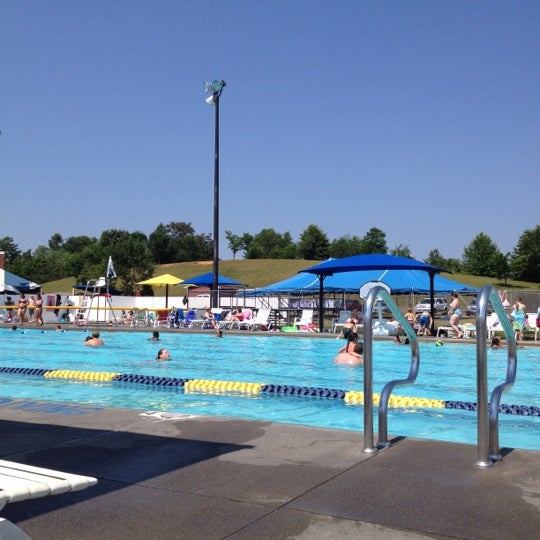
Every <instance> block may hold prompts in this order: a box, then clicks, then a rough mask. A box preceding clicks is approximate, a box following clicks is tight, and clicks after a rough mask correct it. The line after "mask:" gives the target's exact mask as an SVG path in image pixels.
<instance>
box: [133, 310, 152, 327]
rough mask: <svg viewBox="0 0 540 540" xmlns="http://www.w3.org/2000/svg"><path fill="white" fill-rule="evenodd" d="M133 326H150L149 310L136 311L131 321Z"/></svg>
mask: <svg viewBox="0 0 540 540" xmlns="http://www.w3.org/2000/svg"><path fill="white" fill-rule="evenodd" d="M131 326H134V327H135V328H138V327H139V326H149V322H148V310H146V309H136V310H135V315H134V317H133V319H132V320H131Z"/></svg>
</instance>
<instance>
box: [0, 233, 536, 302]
mask: <svg viewBox="0 0 540 540" xmlns="http://www.w3.org/2000/svg"><path fill="white" fill-rule="evenodd" d="M225 235H226V238H227V241H228V243H229V248H230V250H231V251H232V253H233V257H234V258H236V257H237V255H241V256H242V257H244V258H246V259H308V260H324V259H327V258H328V257H348V256H351V255H358V254H370V253H384V254H390V255H398V256H401V257H411V258H412V257H413V255H412V253H411V250H410V249H409V246H408V245H403V244H400V245H397V246H395V247H394V248H393V249H389V248H388V245H387V242H386V234H385V233H384V231H382V230H381V229H378V228H376V227H372V228H371V229H369V230H368V231H367V232H366V233H365V234H364V236H362V237H360V236H356V235H350V234H348V235H345V236H342V237H340V238H336V239H333V240H329V239H328V236H327V234H326V233H325V232H324V231H323V230H322V229H321V228H320V227H318V226H317V225H313V224H311V225H308V227H307V228H306V229H305V230H304V231H303V232H302V233H301V234H300V237H299V240H298V242H294V240H293V238H292V236H291V234H290V233H289V232H285V233H279V232H277V231H275V230H274V229H271V228H270V229H262V230H261V231H260V232H259V233H257V234H255V235H252V234H250V233H244V234H242V235H237V234H234V233H232V232H231V231H225ZM0 250H2V251H4V252H5V267H6V270H9V271H10V272H13V273H15V274H18V275H20V276H24V277H25V278H27V279H30V280H32V281H35V282H37V283H44V282H48V281H53V280H57V279H62V278H66V277H75V279H77V281H79V282H81V283H86V281H88V280H90V279H95V278H96V277H98V276H101V275H103V274H104V272H105V268H106V267H107V260H108V258H109V256H111V257H112V258H113V261H114V266H115V270H116V274H117V276H118V280H119V282H120V284H121V288H122V290H123V291H124V293H125V294H128V295H132V294H134V293H135V291H136V290H138V286H137V285H136V283H137V282H138V281H143V280H145V279H147V278H149V277H151V276H152V274H153V269H154V266H155V265H156V264H168V263H177V262H190V261H207V260H210V259H212V257H213V241H212V237H211V235H209V234H198V233H196V231H195V230H194V228H193V226H192V225H191V223H186V222H171V223H169V224H167V225H164V224H163V223H160V224H159V225H158V226H157V227H156V229H155V230H154V231H153V232H152V233H151V234H150V235H148V236H147V235H145V234H144V233H142V232H139V231H136V232H129V231H124V230H118V229H109V230H106V231H104V232H103V233H102V234H101V236H100V238H99V239H98V238H94V237H89V236H73V237H70V238H67V239H64V238H63V237H62V236H61V235H60V234H58V233H57V234H54V235H53V236H52V237H51V238H50V240H49V242H48V245H47V246H38V247H37V248H36V249H35V250H34V251H31V250H28V251H24V252H22V251H21V250H20V249H19V248H18V246H17V244H16V243H15V242H14V239H13V238H11V237H4V238H2V239H0ZM424 262H426V263H428V264H432V265H434V266H438V267H439V268H442V269H444V270H448V271H451V272H458V273H465V274H471V275H476V276H488V277H495V278H497V279H504V280H506V279H514V280H521V281H530V282H534V283H539V282H540V225H537V226H536V227H535V228H534V229H531V230H525V231H524V232H523V233H522V234H521V236H520V237H519V240H518V243H517V245H516V246H515V247H514V249H513V250H512V252H510V253H502V252H501V251H500V249H499V248H498V247H497V245H496V244H495V242H494V241H493V240H492V239H491V238H490V237H489V236H488V235H487V234H485V233H483V232H481V233H479V234H477V235H476V236H475V237H474V238H473V240H472V241H471V242H470V244H468V245H467V246H466V247H465V248H464V250H463V254H462V257H461V259H453V258H448V259H447V258H445V257H444V256H443V255H442V254H441V252H440V251H439V249H433V250H431V251H430V252H429V255H428V257H427V258H426V259H425V260H424ZM142 293H143V294H144V293H145V291H144V289H143V291H142Z"/></svg>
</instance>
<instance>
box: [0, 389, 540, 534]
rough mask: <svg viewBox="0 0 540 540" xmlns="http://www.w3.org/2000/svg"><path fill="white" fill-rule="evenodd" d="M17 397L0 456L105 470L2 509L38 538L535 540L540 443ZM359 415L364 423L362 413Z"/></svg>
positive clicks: (2, 413) (9, 406)
mask: <svg viewBox="0 0 540 540" xmlns="http://www.w3.org/2000/svg"><path fill="white" fill-rule="evenodd" d="M53 405H54V404H51V403H46V402H39V401H28V400H18V399H13V400H9V401H6V402H5V403H2V404H1V405H0V419H1V420H0V429H1V432H2V437H1V439H0V457H2V458H3V459H9V460H12V461H18V462H23V463H27V464H32V465H37V466H41V467H48V468H53V469H59V470H61V471H65V472H72V473H78V474H84V475H89V476H95V477H97V478H98V484H97V485H96V486H94V487H90V488H88V489H85V490H83V491H80V492H75V493H67V494H64V495H56V496H52V497H45V498H40V499H33V500H27V501H21V502H16V503H10V504H8V505H7V506H5V507H4V508H3V509H2V511H1V512H0V516H1V517H4V518H6V519H9V520H10V521H12V522H13V523H15V524H16V525H17V526H18V527H20V528H21V529H22V530H23V531H24V532H25V533H26V534H28V535H29V536H30V537H31V538H33V539H34V540H49V539H50V540H53V539H54V540H62V539H70V540H72V539H73V540H75V539H76V540H86V539H92V540H93V539H95V540H98V539H99V540H101V539H102V538H106V539H107V540H120V539H126V538H129V539H132V540H138V539H145V540H147V539H175V538H189V539H194V540H198V539H205V540H206V539H210V540H212V539H225V538H227V539H233V540H248V539H250V540H251V539H253V538H257V539H279V538H299V539H328V540H330V539H332V540H334V539H339V538H368V539H374V540H389V539H397V540H406V539H420V538H423V539H427V538H438V539H442V538H447V539H449V538H453V539H471V540H472V539H474V540H483V539H486V540H488V539H489V540H494V539H510V538H512V539H525V538H527V539H529V538H533V537H535V536H536V535H537V534H538V531H539V530H540V452H533V451H524V450H513V449H505V450H504V459H503V461H501V462H499V463H496V464H495V465H494V466H493V467H491V468H488V469H481V468H479V467H476V466H475V461H476V446H474V445H464V444H453V443H445V442H437V441H427V440H420V439H412V438H401V439H397V440H396V442H395V444H394V445H393V446H392V447H390V448H388V449H386V450H384V451H381V452H378V453H376V454H363V453H362V447H363V434H362V433H360V432H351V431H339V430H331V429H321V428H311V427H304V426H292V425H285V424H277V423H272V422H260V421H244V420H234V419H227V418H218V417H202V416H189V415H182V414H175V413H173V414H166V413H165V414H163V413H161V414H158V413H154V414H152V413H144V412H142V411H135V410H126V409H110V408H101V407H95V408H93V407H89V406H79V405H58V407H56V408H55V407H54V406H53ZM359 422H361V418H360V415H359Z"/></svg>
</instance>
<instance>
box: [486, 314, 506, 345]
mask: <svg viewBox="0 0 540 540" xmlns="http://www.w3.org/2000/svg"><path fill="white" fill-rule="evenodd" d="M486 326H487V330H488V338H489V339H491V338H492V337H493V336H494V335H495V332H497V331H498V330H502V329H503V328H502V326H501V322H500V321H499V316H498V315H497V313H495V311H494V312H493V313H492V314H491V315H489V316H488V317H487V318H486Z"/></svg>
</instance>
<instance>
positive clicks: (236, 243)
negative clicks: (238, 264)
mask: <svg viewBox="0 0 540 540" xmlns="http://www.w3.org/2000/svg"><path fill="white" fill-rule="evenodd" d="M225 238H227V241H228V242H229V249H230V250H231V251H232V254H233V259H236V254H237V253H238V252H239V251H242V249H243V246H244V241H243V238H242V237H241V236H238V235H236V234H233V233H232V232H231V231H225Z"/></svg>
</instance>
